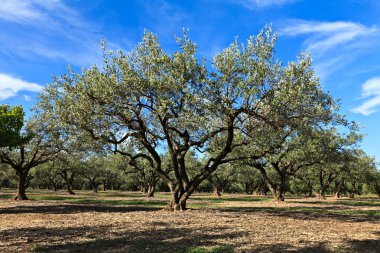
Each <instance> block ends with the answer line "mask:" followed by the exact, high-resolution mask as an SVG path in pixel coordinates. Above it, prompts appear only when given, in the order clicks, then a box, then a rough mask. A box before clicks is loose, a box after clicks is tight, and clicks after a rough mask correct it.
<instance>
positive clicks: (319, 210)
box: [215, 206, 380, 222]
mask: <svg viewBox="0 0 380 253" xmlns="http://www.w3.org/2000/svg"><path fill="white" fill-rule="evenodd" d="M340 210H342V209H341V208H336V209H334V208H323V207H310V206H297V207H232V208H218V209H216V210H215V211H221V212H230V213H231V212H235V213H266V214H269V215H272V216H279V217H286V218H293V219H300V220H309V219H314V220H318V219H335V220H338V221H343V222H380V216H378V215H377V216H376V215H366V214H341V213H333V212H332V211H340ZM343 211H344V209H343Z"/></svg>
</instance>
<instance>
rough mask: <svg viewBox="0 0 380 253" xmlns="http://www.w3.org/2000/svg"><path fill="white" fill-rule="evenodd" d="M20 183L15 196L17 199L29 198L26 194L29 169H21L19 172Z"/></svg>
mask: <svg viewBox="0 0 380 253" xmlns="http://www.w3.org/2000/svg"><path fill="white" fill-rule="evenodd" d="M17 174H18V185H17V195H16V197H15V198H14V199H15V200H28V197H27V196H26V193H25V191H26V179H27V176H28V171H26V172H24V171H19V172H18V173H17Z"/></svg>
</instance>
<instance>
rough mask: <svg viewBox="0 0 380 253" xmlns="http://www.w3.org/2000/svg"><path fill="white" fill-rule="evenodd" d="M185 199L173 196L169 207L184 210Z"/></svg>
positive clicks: (174, 209)
mask: <svg viewBox="0 0 380 253" xmlns="http://www.w3.org/2000/svg"><path fill="white" fill-rule="evenodd" d="M186 201H187V198H181V199H178V197H177V196H173V197H172V200H171V202H170V204H169V209H170V210H172V211H178V210H181V211H184V210H186V209H187V208H186Z"/></svg>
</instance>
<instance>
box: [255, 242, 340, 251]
mask: <svg viewBox="0 0 380 253" xmlns="http://www.w3.org/2000/svg"><path fill="white" fill-rule="evenodd" d="M252 252H268V253H269V252H270V253H283V252H284V253H287V252H292V253H333V252H334V251H331V250H330V249H328V248H327V246H326V244H325V243H318V244H316V245H309V246H305V247H295V246H293V245H290V244H281V243H279V244H271V245H260V246H258V247H257V248H255V249H253V251H252Z"/></svg>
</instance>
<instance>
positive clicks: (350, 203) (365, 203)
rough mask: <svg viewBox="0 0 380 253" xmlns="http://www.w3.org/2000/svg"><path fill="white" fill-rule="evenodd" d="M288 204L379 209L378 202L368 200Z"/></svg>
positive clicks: (379, 201)
mask: <svg viewBox="0 0 380 253" xmlns="http://www.w3.org/2000/svg"><path fill="white" fill-rule="evenodd" d="M287 202H289V203H296V204H311V205H313V204H314V205H321V204H322V205H342V206H368V207H374V206H375V207H380V200H370V199H366V200H364V199H360V200H358V199H337V200H335V201H333V202H331V201H323V200H320V201H287Z"/></svg>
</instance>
